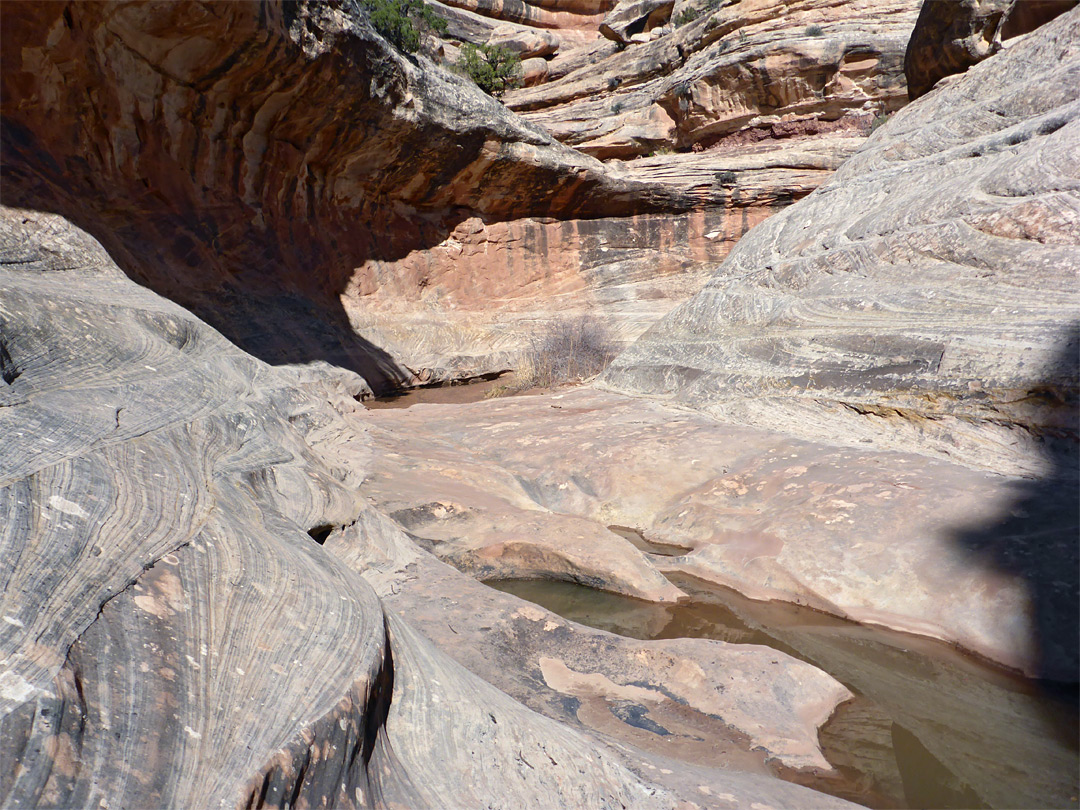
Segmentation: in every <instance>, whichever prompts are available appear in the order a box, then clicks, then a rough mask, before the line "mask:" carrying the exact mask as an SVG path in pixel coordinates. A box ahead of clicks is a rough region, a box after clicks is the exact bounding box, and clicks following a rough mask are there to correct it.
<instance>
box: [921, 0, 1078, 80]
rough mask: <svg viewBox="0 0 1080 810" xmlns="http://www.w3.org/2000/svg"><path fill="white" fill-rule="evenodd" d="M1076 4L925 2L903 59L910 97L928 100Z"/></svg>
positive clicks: (1064, 0)
mask: <svg viewBox="0 0 1080 810" xmlns="http://www.w3.org/2000/svg"><path fill="white" fill-rule="evenodd" d="M1076 5H1077V2H1076V0H972V1H971V2H963V3H954V2H947V1H945V2H943V0H926V1H925V2H924V3H923V4H922V8H921V9H920V10H919V19H918V21H917V22H916V24H915V30H914V31H912V33H911V41H910V42H909V43H908V48H907V53H905V55H904V75H905V76H906V78H907V83H908V96H909V97H910V98H912V99H916V98H918V97H919V96H922V95H925V94H926V93H928V92H929V91H930V90H931V89H932V88H933V87H934V85H936V84H937V83H938V82H939V81H941V80H942V79H944V78H946V77H948V76H953V75H956V74H958V73H963V72H964V71H965V70H967V69H968V68H969V67H971V66H972V65H977V64H978V63H979V62H981V61H982V60H984V59H986V58H987V57H989V56H993V55H994V54H995V53H997V52H998V51H1000V50H1001V48H1002V41H1003V40H1008V39H1012V38H1013V37H1017V36H1022V35H1023V34H1027V33H1030V32H1031V31H1034V30H1035V29H1036V28H1038V27H1039V26H1040V25H1043V24H1045V23H1047V22H1049V21H1050V20H1052V19H1054V17H1056V16H1058V15H1059V14H1063V13H1065V12H1066V11H1068V10H1069V9H1071V8H1073V7H1074V6H1076Z"/></svg>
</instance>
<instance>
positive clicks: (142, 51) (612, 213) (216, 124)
mask: <svg viewBox="0 0 1080 810" xmlns="http://www.w3.org/2000/svg"><path fill="white" fill-rule="evenodd" d="M3 36H4V47H3V60H4V62H3V104H4V107H3V112H4V117H3V129H2V133H3V145H4V180H5V182H4V199H5V201H7V202H8V203H9V204H10V203H15V204H20V205H27V206H32V207H36V208H39V209H49V210H54V211H59V212H62V213H66V214H68V215H69V216H72V217H74V218H75V219H77V220H78V221H79V222H80V223H81V224H82V225H84V226H85V227H87V228H88V229H89V230H90V231H91V232H93V233H95V234H97V235H98V236H99V237H100V238H101V239H102V240H103V242H104V244H105V245H106V246H107V248H108V249H109V250H110V252H111V253H112V254H113V255H115V256H116V257H117V258H118V260H119V261H120V263H121V265H122V266H123V267H124V268H125V271H126V272H128V273H129V274H130V275H131V276H132V277H134V278H136V279H137V280H139V281H140V282H142V283H146V284H148V285H150V286H151V287H153V288H154V289H155V290H156V291H158V292H160V293H162V294H165V295H167V296H169V297H171V298H172V299H174V300H176V301H179V302H181V303H182V304H184V305H185V306H188V307H190V308H191V309H193V310H194V311H195V312H196V313H198V314H200V315H202V316H204V317H206V318H207V319H208V320H210V321H211V322H213V323H214V324H215V325H216V326H218V327H219V328H221V329H222V330H223V332H224V333H225V334H226V335H228V336H229V337H230V338H231V339H233V340H234V341H235V342H237V343H238V344H239V345H241V346H243V347H246V348H248V349H250V350H252V351H256V352H257V353H259V354H260V355H261V356H262V357H264V358H267V359H270V360H272V361H274V362H290V361H302V360H310V359H321V360H328V361H331V362H333V363H335V364H337V365H340V366H344V367H349V368H353V369H354V370H357V371H359V372H361V373H362V374H363V375H364V376H365V378H367V379H368V381H369V383H371V384H372V385H373V386H376V387H384V388H385V387H386V386H390V385H396V384H399V383H403V382H408V381H409V380H411V379H413V375H412V374H411V373H410V371H409V369H408V368H407V367H406V366H407V365H408V362H407V359H406V360H404V361H399V359H398V358H394V357H391V356H390V355H389V354H388V353H387V352H386V351H385V350H382V349H381V348H380V347H378V346H376V345H373V344H372V343H371V342H370V341H369V340H366V339H365V337H364V336H362V335H357V334H356V333H355V332H354V331H353V330H352V328H351V326H350V316H351V313H348V312H346V311H345V310H344V309H343V307H342V304H341V301H340V299H339V296H340V295H341V294H342V292H343V291H344V290H345V289H346V287H348V286H349V284H350V282H351V281H352V280H353V278H354V277H359V282H358V283H360V285H361V286H363V278H364V276H365V267H366V266H367V263H368V262H371V261H384V262H394V261H397V260H399V259H401V258H403V257H406V256H408V255H410V254H412V253H414V252H416V251H423V250H426V249H428V248H430V247H433V246H435V245H438V244H441V243H443V242H445V241H446V240H447V239H448V238H450V236H451V234H453V233H454V230H455V228H456V227H457V226H458V225H460V223H462V222H464V221H466V220H469V219H471V218H480V219H481V220H483V221H485V222H497V221H500V220H506V219H508V218H513V219H519V218H522V217H558V218H560V219H582V218H584V219H591V218H596V217H600V216H603V217H611V218H616V219H617V218H620V217H627V216H634V215H644V214H648V213H650V212H654V211H664V212H675V211H685V210H688V209H692V208H694V207H696V205H697V201H696V199H695V198H694V197H692V196H687V195H680V194H677V193H673V192H672V191H670V190H669V189H666V188H664V187H662V186H659V185H655V184H653V185H645V184H643V183H640V182H636V181H634V180H632V179H620V178H618V177H616V176H613V175H612V174H611V173H609V172H606V171H605V170H604V169H603V167H602V166H601V165H600V164H599V163H596V162H595V161H593V160H590V159H588V158H586V157H583V156H581V155H580V154H578V153H575V152H573V151H571V150H568V149H565V148H563V147H561V146H559V145H558V144H556V143H554V142H553V141H552V140H551V139H550V137H549V136H547V135H545V134H543V133H541V132H540V131H538V130H537V129H535V128H533V127H530V126H528V125H526V124H523V123H522V122H520V121H519V120H517V119H516V118H514V117H513V116H511V115H509V114H508V113H507V112H506V111H505V109H504V108H503V107H502V106H501V105H499V104H498V103H497V102H495V101H494V100H492V99H490V98H489V97H487V96H486V95H484V94H483V93H481V92H480V91H479V90H477V89H476V88H475V87H473V86H472V85H471V83H469V82H468V81H467V80H465V79H462V78H460V77H456V76H453V75H451V74H449V73H446V72H445V71H442V70H440V69H438V68H436V67H435V66H434V65H433V64H431V63H430V62H428V61H426V60H424V59H423V58H420V60H419V61H417V60H413V59H407V58H405V57H403V56H402V55H401V54H399V53H397V52H396V51H394V50H393V49H392V48H391V47H390V46H389V45H388V44H387V43H386V42H385V41H384V40H383V39H382V38H381V37H379V36H378V35H376V34H375V33H374V32H373V31H372V29H371V28H370V27H369V26H368V24H367V22H366V21H365V19H364V17H363V16H362V15H360V14H359V12H358V11H356V10H355V9H353V7H352V5H351V4H344V5H341V4H321V3H315V4H304V3H300V4H293V3H289V4H283V5H279V4H276V3H269V4H265V5H256V4H237V5H231V6H228V7H224V8H223V7H219V6H218V5H216V4H201V3H197V2H193V3H164V4H156V5H155V4H151V5H148V6H143V5H135V4H119V5H108V4H82V3H75V4H70V5H66V6H65V5H61V4H55V5H54V4H48V3H44V4H31V3H20V4H18V5H15V6H12V7H11V8H9V9H5V13H4V26H3ZM136 215H137V217H136ZM480 272H481V270H480V267H478V266H477V265H475V264H474V265H469V266H460V267H456V268H455V274H454V276H452V277H451V278H450V279H449V280H448V281H447V285H446V286H447V287H452V286H453V285H454V284H456V283H460V281H459V279H461V278H468V277H470V276H473V275H478V274H480ZM436 281H438V280H436ZM438 287H439V285H438V284H436V285H435V287H434V289H438Z"/></svg>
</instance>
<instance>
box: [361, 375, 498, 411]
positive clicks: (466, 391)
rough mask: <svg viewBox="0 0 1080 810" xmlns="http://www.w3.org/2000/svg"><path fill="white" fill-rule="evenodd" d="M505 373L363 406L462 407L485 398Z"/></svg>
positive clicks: (411, 390)
mask: <svg viewBox="0 0 1080 810" xmlns="http://www.w3.org/2000/svg"><path fill="white" fill-rule="evenodd" d="M505 373H506V372H498V373H494V374H485V375H483V376H482V377H478V378H476V379H472V380H466V381H464V382H456V383H451V384H449V385H428V386H421V387H420V388H409V389H407V390H405V391H397V392H395V393H392V394H387V395H386V396H381V397H378V398H377V399H369V400H366V401H365V402H364V405H365V406H366V407H367V408H369V409H371V410H380V409H383V408H410V407H412V406H413V405H421V404H424V405H436V404H438V405H464V404H466V403H469V402H479V401H480V400H482V399H485V398H487V396H488V392H489V391H491V390H492V389H494V388H496V387H498V386H499V385H501V384H502V383H500V382H499V378H500V377H502V376H503V375H504V374H505Z"/></svg>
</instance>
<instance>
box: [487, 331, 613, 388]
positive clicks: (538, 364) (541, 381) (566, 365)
mask: <svg viewBox="0 0 1080 810" xmlns="http://www.w3.org/2000/svg"><path fill="white" fill-rule="evenodd" d="M614 358H615V346H614V344H613V343H612V341H611V337H610V336H609V334H608V331H607V329H606V328H605V327H604V325H603V324H602V323H600V322H599V321H597V320H596V319H595V318H593V317H590V316H588V315H582V316H579V317H576V318H557V319H555V320H553V321H551V322H550V323H548V324H547V325H546V326H545V327H544V328H543V329H542V330H541V331H540V332H538V333H537V334H535V335H534V336H533V337H532V339H531V340H530V341H529V345H528V347H527V348H526V349H525V351H524V352H523V353H522V358H521V364H520V366H519V368H518V369H517V370H516V371H515V372H514V376H513V378H512V379H511V381H510V382H509V383H508V384H507V385H505V386H499V387H498V388H495V389H492V391H491V392H490V393H489V396H502V395H505V394H513V393H516V392H518V391H525V390H527V389H530V388H550V387H552V386H555V385H559V384H561V383H572V382H581V381H583V380H587V379H590V378H592V377H595V376H596V375H597V374H599V373H600V372H601V371H603V370H604V369H605V368H607V367H608V364H609V363H611V361H612V360H613V359H614Z"/></svg>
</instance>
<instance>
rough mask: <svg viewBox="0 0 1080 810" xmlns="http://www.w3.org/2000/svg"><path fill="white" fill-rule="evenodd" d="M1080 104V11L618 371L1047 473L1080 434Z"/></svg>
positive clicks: (763, 236) (890, 138)
mask: <svg viewBox="0 0 1080 810" xmlns="http://www.w3.org/2000/svg"><path fill="white" fill-rule="evenodd" d="M1078 118H1080V11H1073V12H1070V13H1068V14H1066V15H1063V16H1061V17H1059V18H1057V19H1056V20H1054V21H1053V22H1051V23H1048V24H1047V25H1046V26H1044V27H1043V28H1041V29H1039V31H1038V32H1036V33H1035V34H1032V35H1030V36H1029V37H1026V38H1024V39H1022V40H1020V41H1018V42H1017V44H1016V45H1015V46H1014V47H1011V48H1009V49H1007V50H1006V51H1005V52H1004V53H1002V54H1000V55H998V56H997V57H995V58H993V59H989V60H987V61H985V62H983V63H981V64H979V65H977V66H975V67H973V68H972V69H971V70H969V71H968V72H967V73H966V74H965V75H964V76H962V77H959V78H958V79H957V80H955V81H954V82H953V83H952V84H949V85H948V86H946V87H943V88H940V89H939V90H937V91H936V92H933V93H931V94H929V95H927V96H926V97H924V98H922V99H920V100H919V101H918V102H915V103H913V104H911V105H910V106H908V107H906V108H905V109H903V110H901V111H900V112H898V113H896V114H895V115H894V116H893V118H892V119H891V120H890V121H889V123H888V124H886V125H885V126H884V127H882V128H881V129H880V130H878V132H877V133H876V134H875V135H874V136H873V137H872V138H871V140H870V141H869V142H868V143H867V145H866V146H865V147H864V148H863V149H862V151H860V152H859V153H858V154H857V155H855V156H854V157H852V158H851V159H849V160H848V161H847V163H845V164H844V166H843V167H842V168H841V169H840V171H839V172H838V173H837V174H836V175H835V176H834V177H833V179H832V180H830V181H829V182H828V183H827V184H826V185H825V186H823V187H822V188H820V189H819V190H818V191H816V192H815V193H813V194H811V195H810V196H809V197H808V198H807V199H805V200H803V201H801V202H800V203H799V204H798V205H797V206H793V207H791V208H789V209H787V210H785V211H783V212H781V213H780V214H778V215H776V216H775V217H773V218H771V219H770V220H768V221H767V222H766V223H764V224H763V225H762V226H760V227H758V228H757V229H756V230H755V231H754V232H753V233H752V234H750V235H749V236H747V237H746V238H744V239H743V240H742V241H741V242H740V243H739V245H738V246H737V248H736V249H735V251H734V252H733V253H732V254H731V255H730V256H729V258H728V259H727V260H726V261H725V262H724V264H723V265H722V266H721V267H720V268H719V269H718V270H717V272H716V275H715V276H714V277H713V279H712V280H711V281H710V282H709V284H708V285H707V287H706V288H705V289H704V290H702V292H701V293H699V294H698V295H696V296H695V297H694V298H693V299H691V300H690V301H688V302H687V303H685V304H684V305H682V306H680V307H679V308H678V309H677V310H675V311H673V312H672V313H671V314H670V315H669V316H667V317H666V318H665V319H664V320H663V321H661V322H660V323H659V324H657V325H656V326H655V327H653V328H652V329H650V331H649V332H648V333H647V334H646V335H645V336H644V337H643V338H642V339H641V340H640V341H638V342H637V343H636V344H635V345H634V346H633V347H632V348H631V349H629V350H628V351H627V352H626V353H624V354H623V355H622V356H620V357H619V358H618V359H617V360H616V362H615V363H614V364H613V366H612V367H611V369H609V372H608V373H607V375H606V377H605V380H604V382H605V385H607V386H609V387H611V388H614V389H617V390H621V391H626V392H631V393H636V394H647V395H650V396H659V397H661V398H663V399H665V400H666V401H669V402H673V403H677V404H679V405H683V406H687V407H692V408H695V409H699V410H703V411H705V412H707V413H710V414H713V415H715V416H720V417H723V418H725V419H732V420H735V421H741V422H746V423H750V424H756V425H760V426H767V427H772V428H777V429H780V430H784V431H786V432H789V433H792V434H795V435H799V436H806V437H814V438H818V439H822V438H824V439H827V440H828V441H832V442H839V443H841V444H848V445H853V446H856V447H858V446H860V445H861V444H862V443H864V442H869V443H871V444H873V445H874V446H878V447H896V448H899V449H909V448H916V447H917V448H918V450H919V452H922V453H927V454H932V455H937V456H939V457H943V458H952V459H955V460H957V461H960V462H961V463H964V464H969V465H972V466H975V467H981V468H984V469H989V470H993V471H996V472H999V473H1017V472H1027V473H1032V472H1034V473H1044V472H1046V470H1047V466H1048V465H1047V464H1046V461H1045V458H1044V457H1043V456H1044V454H1043V452H1042V451H1043V449H1044V447H1045V445H1044V444H1043V442H1044V441H1046V440H1048V439H1052V438H1053V437H1055V436H1065V437H1067V439H1068V441H1067V442H1066V444H1067V445H1068V446H1071V447H1073V448H1075V441H1076V436H1077V428H1076V408H1077V402H1078V396H1077V380H1076V365H1075V362H1076V354H1077V343H1076V331H1075V330H1076V322H1077V298H1076V295H1077V268H1078V267H1080V224H1078V223H1080V175H1078V174H1077V166H1080V120H1078ZM1069 452H1071V451H1069ZM1066 466H1067V465H1066Z"/></svg>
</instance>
